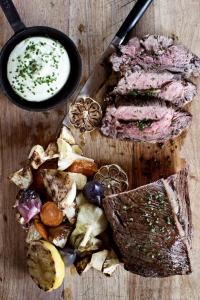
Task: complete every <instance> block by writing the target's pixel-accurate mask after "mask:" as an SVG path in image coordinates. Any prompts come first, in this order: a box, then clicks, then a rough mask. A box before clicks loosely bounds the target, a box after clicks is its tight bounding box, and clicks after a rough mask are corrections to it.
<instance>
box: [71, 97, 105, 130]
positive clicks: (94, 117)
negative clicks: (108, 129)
mask: <svg viewBox="0 0 200 300" xmlns="http://www.w3.org/2000/svg"><path fill="white" fill-rule="evenodd" d="M69 120H70V122H71V124H72V125H73V126H74V127H75V128H78V129H80V131H81V132H85V131H92V130H94V129H95V128H96V127H98V126H99V124H100V122H101V120H102V109H101V106H100V105H99V103H98V102H96V101H95V100H93V99H92V98H89V97H86V98H79V99H77V100H76V101H75V102H74V103H72V104H71V105H70V108H69Z"/></svg>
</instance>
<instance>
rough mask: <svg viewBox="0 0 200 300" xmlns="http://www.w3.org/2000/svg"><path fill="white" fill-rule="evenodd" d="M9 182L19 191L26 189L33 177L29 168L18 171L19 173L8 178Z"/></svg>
mask: <svg viewBox="0 0 200 300" xmlns="http://www.w3.org/2000/svg"><path fill="white" fill-rule="evenodd" d="M9 179H10V181H12V182H13V183H14V184H16V186H18V187H19V188H20V189H28V188H29V186H30V185H31V183H32V182H33V175H32V171H31V168H30V167H26V168H23V169H20V170H19V171H17V172H15V173H13V174H12V175H10V176H9Z"/></svg>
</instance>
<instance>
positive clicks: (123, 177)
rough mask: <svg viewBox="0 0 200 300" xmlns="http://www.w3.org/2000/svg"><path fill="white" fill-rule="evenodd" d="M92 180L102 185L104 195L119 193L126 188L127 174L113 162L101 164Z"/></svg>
mask: <svg viewBox="0 0 200 300" xmlns="http://www.w3.org/2000/svg"><path fill="white" fill-rule="evenodd" d="M94 180H96V181H98V182H100V183H101V184H102V185H103V186H104V194H105V195H111V194H117V193H121V192H124V191H126V190H127V189H128V177H127V174H126V173H125V172H124V170H122V168H121V167H120V166H118V165H115V164H112V165H105V166H102V167H101V168H100V169H99V170H98V172H97V173H96V174H95V176H94Z"/></svg>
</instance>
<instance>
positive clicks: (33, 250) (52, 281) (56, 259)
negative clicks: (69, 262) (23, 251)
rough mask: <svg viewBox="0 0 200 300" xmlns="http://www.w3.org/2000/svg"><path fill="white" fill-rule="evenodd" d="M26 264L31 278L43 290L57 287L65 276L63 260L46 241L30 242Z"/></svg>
mask: <svg viewBox="0 0 200 300" xmlns="http://www.w3.org/2000/svg"><path fill="white" fill-rule="evenodd" d="M27 265H28V270H29V273H30V275H31V278H32V279H33V280H34V282H35V283H36V284H37V285H38V287H39V288H41V289H42V290H44V291H52V290H54V289H57V288H59V286H60V285H61V284H62V282H63V279H64V276H65V265H64V262H63V260H62V258H61V256H60V254H59V252H58V250H57V249H56V247H54V246H53V245H52V244H50V243H49V242H46V241H43V240H41V241H34V242H32V243H30V245H29V248H28V251H27Z"/></svg>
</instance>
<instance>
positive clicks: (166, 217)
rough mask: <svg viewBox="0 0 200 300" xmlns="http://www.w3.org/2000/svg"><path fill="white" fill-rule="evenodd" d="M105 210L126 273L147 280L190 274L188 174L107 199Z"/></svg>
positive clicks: (180, 174)
mask: <svg viewBox="0 0 200 300" xmlns="http://www.w3.org/2000/svg"><path fill="white" fill-rule="evenodd" d="M185 203H187V205H185ZM103 207H104V210H105V214H106V217H107V219H108V221H109V223H110V225H111V230H112V235H113V239H114V241H115V243H116V246H117V247H118V250H119V253H120V255H121V259H122V261H123V262H124V267H125V269H126V270H128V271H131V272H132V273H135V274H138V275H141V276H145V277H166V276H171V275H185V274H190V273H191V263H190V257H189V252H190V247H189V244H188V239H189V240H190V236H189V235H190V233H189V231H188V230H187V229H186V227H188V226H186V225H185V224H189V225H190V226H191V224H190V222H191V219H190V217H189V216H190V206H189V196H188V185H187V171H185V170H183V171H181V172H180V173H178V174H176V175H174V176H172V177H170V178H168V179H167V180H164V179H161V180H158V181H156V182H153V183H151V184H148V185H145V186H142V187H139V188H137V189H135V190H132V191H129V192H124V193H121V194H117V195H112V196H108V197H106V198H105V199H104V200H103ZM182 207H185V209H184V210H183V209H182Z"/></svg>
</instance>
